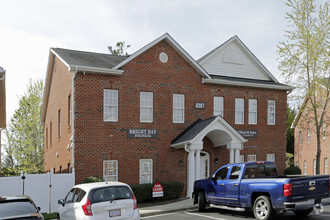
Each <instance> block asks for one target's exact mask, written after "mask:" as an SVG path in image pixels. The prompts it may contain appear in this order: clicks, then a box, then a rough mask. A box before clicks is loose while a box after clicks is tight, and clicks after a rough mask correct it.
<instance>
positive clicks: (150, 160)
mask: <svg viewBox="0 0 330 220" xmlns="http://www.w3.org/2000/svg"><path fill="white" fill-rule="evenodd" d="M143 162H150V173H143V172H142V165H143ZM142 175H150V182H142V178H141V176H142ZM152 182H153V160H152V159H140V172H139V183H140V184H146V183H152Z"/></svg>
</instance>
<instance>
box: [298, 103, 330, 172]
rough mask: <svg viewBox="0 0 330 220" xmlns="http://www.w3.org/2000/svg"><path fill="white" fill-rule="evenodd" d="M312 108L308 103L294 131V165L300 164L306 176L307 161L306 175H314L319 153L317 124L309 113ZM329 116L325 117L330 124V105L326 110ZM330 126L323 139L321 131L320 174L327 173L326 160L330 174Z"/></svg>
mask: <svg viewBox="0 0 330 220" xmlns="http://www.w3.org/2000/svg"><path fill="white" fill-rule="evenodd" d="M310 108H311V105H310V102H308V103H307V107H306V110H305V111H304V112H303V114H302V116H301V117H300V118H299V121H298V123H297V125H296V127H295V130H294V140H295V143H294V150H295V156H294V161H295V162H294V163H295V165H296V164H297V163H298V166H299V168H300V169H301V172H302V174H304V161H306V164H307V166H306V168H307V169H306V174H307V175H312V174H314V165H313V161H314V160H316V153H317V137H316V127H315V122H314V120H313V119H312V117H313V114H314V113H313V112H311V111H308V109H310ZM326 112H328V113H327V115H326V116H325V117H324V118H325V121H326V123H328V124H329V121H328V120H327V119H328V118H329V105H328V108H327V110H326ZM318 115H321V111H318ZM308 129H310V142H309V143H308V141H307V130H308ZM329 131H330V126H329V125H328V126H327V128H326V135H325V137H323V133H322V129H321V159H320V174H324V173H325V166H324V165H325V164H324V163H325V160H324V159H325V158H327V159H328V171H327V173H328V174H329V173H330V149H329V146H330V137H329ZM300 132H301V137H302V138H301V145H300V140H299V133H300Z"/></svg>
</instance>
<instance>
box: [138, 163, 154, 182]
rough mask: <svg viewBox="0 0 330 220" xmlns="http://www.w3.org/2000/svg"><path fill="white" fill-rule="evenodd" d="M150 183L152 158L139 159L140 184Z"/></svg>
mask: <svg viewBox="0 0 330 220" xmlns="http://www.w3.org/2000/svg"><path fill="white" fill-rule="evenodd" d="M145 183H152V159H140V184H145Z"/></svg>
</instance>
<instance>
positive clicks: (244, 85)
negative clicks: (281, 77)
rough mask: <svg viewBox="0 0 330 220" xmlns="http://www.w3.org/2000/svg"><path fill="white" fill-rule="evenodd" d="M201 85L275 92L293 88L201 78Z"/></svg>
mask: <svg viewBox="0 0 330 220" xmlns="http://www.w3.org/2000/svg"><path fill="white" fill-rule="evenodd" d="M202 83H203V84H216V85H229V86H242V87H252V88H262V89H276V90H285V91H292V90H293V87H291V86H283V85H266V84H260V83H252V82H239V81H232V80H224V79H206V78H202Z"/></svg>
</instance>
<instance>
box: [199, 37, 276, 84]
mask: <svg viewBox="0 0 330 220" xmlns="http://www.w3.org/2000/svg"><path fill="white" fill-rule="evenodd" d="M232 44H235V47H236V49H238V50H240V51H241V52H239V51H237V50H235V47H233V48H231V50H228V49H227V48H229V46H230V45H232ZM225 50H227V51H225ZM221 51H222V52H225V53H224V55H223V58H222V61H223V63H232V64H241V65H243V64H244V60H243V59H242V57H241V56H242V54H244V56H245V57H247V59H248V60H249V62H250V63H254V64H253V65H255V66H256V68H258V69H259V71H260V72H261V73H260V75H263V78H267V79H269V80H272V81H274V82H276V83H278V80H277V79H276V78H275V77H274V76H273V75H272V74H271V73H270V72H269V71H268V69H267V68H266V67H265V66H264V65H263V64H262V63H261V62H260V61H259V60H258V58H257V57H256V56H255V55H254V54H253V53H252V52H251V51H250V50H249V48H247V46H246V45H245V44H244V43H243V42H242V41H241V40H240V39H239V38H238V37H237V36H236V35H235V36H233V37H231V38H230V39H229V40H227V41H226V42H225V43H223V44H221V45H220V46H218V47H217V48H215V49H214V50H212V51H211V52H209V53H207V54H206V55H204V56H203V57H201V58H200V59H198V60H197V62H198V63H199V64H200V65H201V66H202V67H203V68H204V69H206V71H207V72H208V73H209V74H211V75H212V74H214V73H212V68H214V67H209V66H208V65H210V62H212V59H215V58H216V56H219V53H220V52H221ZM211 65H212V64H211ZM213 65H214V64H213ZM215 68H221V67H220V66H217V67H215ZM219 71H220V70H219ZM215 75H216V74H215ZM234 77H235V76H234ZM242 78H246V77H242ZM263 78H260V79H262V80H263Z"/></svg>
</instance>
